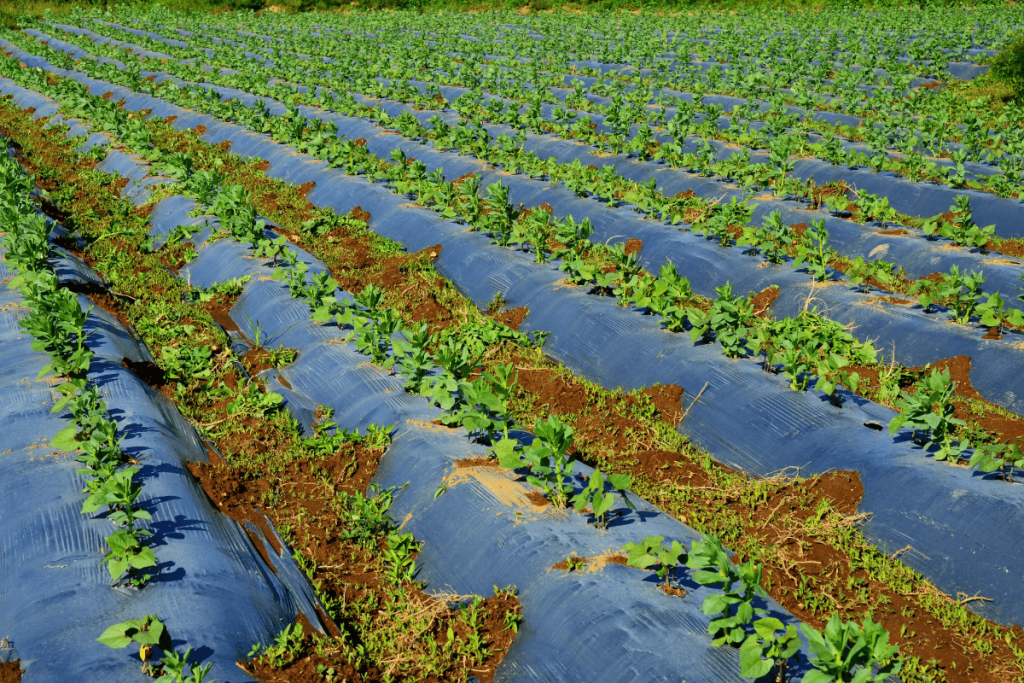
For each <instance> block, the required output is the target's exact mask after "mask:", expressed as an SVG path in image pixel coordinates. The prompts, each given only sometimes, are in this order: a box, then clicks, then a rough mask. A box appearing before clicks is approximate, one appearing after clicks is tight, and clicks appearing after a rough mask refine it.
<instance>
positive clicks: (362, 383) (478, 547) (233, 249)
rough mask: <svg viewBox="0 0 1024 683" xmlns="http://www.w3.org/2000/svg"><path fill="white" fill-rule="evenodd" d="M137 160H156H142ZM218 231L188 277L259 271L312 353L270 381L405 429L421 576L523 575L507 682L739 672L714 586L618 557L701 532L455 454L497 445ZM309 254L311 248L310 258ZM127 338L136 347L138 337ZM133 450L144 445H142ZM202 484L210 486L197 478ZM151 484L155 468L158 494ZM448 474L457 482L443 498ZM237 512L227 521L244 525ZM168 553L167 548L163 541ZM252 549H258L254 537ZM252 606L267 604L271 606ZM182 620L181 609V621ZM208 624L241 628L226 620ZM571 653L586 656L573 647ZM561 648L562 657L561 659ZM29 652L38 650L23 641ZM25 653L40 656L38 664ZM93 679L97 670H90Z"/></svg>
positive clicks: (266, 310) (348, 413)
mask: <svg viewBox="0 0 1024 683" xmlns="http://www.w3.org/2000/svg"><path fill="white" fill-rule="evenodd" d="M40 99H41V98H40ZM111 154H112V155H113V154H116V153H115V152H111ZM127 158H128V157H124V159H127ZM126 163H127V162H126ZM132 163H135V164H136V165H137V166H140V167H141V166H142V164H140V163H139V162H138V161H137V160H135V161H132ZM194 208H195V203H194V202H193V201H191V200H188V199H185V198H183V197H171V198H168V199H165V200H163V201H162V202H161V203H160V204H159V205H157V207H155V209H154V210H153V212H152V213H151V215H150V222H151V229H152V234H153V235H154V236H160V235H166V234H169V233H170V232H171V231H172V230H173V229H174V228H175V227H177V225H179V224H180V222H181V220H182V219H183V218H186V217H187V214H188V213H189V212H190V211H191V209H194ZM193 222H194V221H191V220H189V223H193ZM207 233H208V231H205V230H204V231H203V232H197V233H196V234H194V235H193V237H192V241H193V243H194V244H195V245H196V246H197V248H198V249H199V255H198V257H197V258H196V259H195V260H193V261H192V262H191V263H189V264H188V265H187V266H186V267H185V269H183V271H182V273H181V275H182V277H186V278H188V279H189V281H190V282H191V283H192V284H194V285H196V286H200V287H205V286H210V285H212V284H214V283H215V282H219V281H223V280H226V279H231V278H237V277H241V276H245V275H249V276H252V279H251V281H250V282H249V283H248V284H247V285H246V287H245V291H244V294H243V295H242V297H241V298H240V299H239V301H238V302H237V303H236V304H235V306H234V307H233V309H232V313H231V314H232V317H233V318H235V320H236V322H238V323H239V324H240V326H242V322H243V321H250V320H259V321H261V322H262V323H263V324H265V325H266V326H267V327H268V328H269V329H281V330H283V331H282V332H281V333H280V334H279V335H278V340H279V341H280V342H281V343H283V344H285V345H286V346H288V347H289V348H294V349H297V350H298V351H299V357H298V360H297V362H296V363H294V364H293V365H291V366H288V367H287V368H285V369H284V370H282V371H280V375H281V376H283V377H284V378H285V380H286V382H287V383H286V384H285V383H282V382H280V381H278V380H277V376H278V375H276V373H275V372H273V371H272V372H271V373H270V374H269V375H268V376H267V381H268V386H269V387H270V388H271V389H273V390H275V391H279V392H280V393H281V394H282V395H283V396H285V397H286V400H287V402H288V407H289V408H290V409H292V412H293V414H294V415H296V416H297V417H299V418H300V419H304V420H305V421H306V424H307V426H308V424H309V422H310V421H311V420H312V414H311V412H309V411H308V410H307V408H308V407H309V406H314V407H315V406H316V405H328V406H331V407H333V408H334V409H335V411H336V412H335V414H334V419H335V420H336V421H337V422H339V423H340V424H342V425H344V426H346V427H347V428H351V427H353V426H355V427H362V428H366V427H367V426H368V425H369V424H371V423H378V424H392V425H395V430H396V431H395V441H394V442H393V444H392V446H391V447H390V449H389V450H388V452H387V454H386V456H385V458H384V462H383V464H382V467H381V469H380V470H379V471H378V474H377V476H376V477H375V479H374V482H375V483H379V484H381V485H382V486H385V487H389V486H399V487H401V486H405V488H404V489H403V490H402V491H401V493H400V494H397V495H396V501H395V504H394V505H393V507H392V510H391V514H392V515H393V516H394V517H395V518H397V519H401V520H404V525H403V529H404V530H406V531H412V532H413V533H414V535H415V536H416V538H417V539H418V540H421V541H425V546H424V548H423V550H422V551H421V552H420V554H419V556H418V558H417V561H418V563H419V564H420V565H421V566H422V568H423V569H422V571H421V573H420V575H419V577H418V578H420V579H421V580H426V581H427V582H428V585H429V586H431V587H433V588H434V589H435V590H440V591H446V592H450V591H451V590H454V591H456V592H458V593H460V594H464V593H470V592H476V593H483V594H487V593H489V592H490V591H491V590H493V587H494V586H495V585H498V586H508V585H514V586H516V587H517V588H518V593H519V596H520V602H521V604H522V606H523V608H524V612H525V613H526V614H528V615H529V616H528V618H527V620H528V623H526V624H524V626H523V627H522V629H521V630H520V632H519V634H518V636H517V639H516V644H515V646H514V647H513V648H512V650H511V651H510V652H509V653H508V655H507V656H506V657H505V659H504V661H503V663H502V666H501V667H500V668H499V670H498V674H497V676H496V680H500V681H546V680H560V681H580V682H583V681H588V680H592V679H593V678H594V677H595V676H598V675H602V674H604V675H611V676H613V677H614V680H623V681H633V680H635V681H649V680H691V681H707V682H709V683H710V682H713V681H719V680H723V679H725V678H728V677H730V676H734V675H735V673H736V672H737V671H738V667H739V663H738V652H737V651H736V650H735V649H732V648H719V647H714V646H712V645H711V643H710V639H709V638H708V637H707V635H706V632H707V625H708V623H709V622H710V617H708V616H705V615H704V614H702V612H701V611H700V604H701V603H702V602H703V599H704V597H705V596H706V595H707V594H708V593H709V589H707V588H704V587H701V586H698V585H696V584H694V583H692V582H690V581H689V580H687V579H682V580H681V581H680V584H681V585H680V587H682V588H684V590H685V591H686V594H685V596H683V597H679V596H674V595H669V594H667V593H665V592H664V591H662V590H661V589H660V588H659V587H658V586H657V583H659V581H657V580H655V578H654V577H653V576H652V575H651V572H649V571H642V570H635V569H627V568H625V567H622V566H619V565H615V564H610V565H608V566H605V565H604V562H605V561H606V560H607V558H608V557H610V556H611V555H615V554H617V553H618V552H619V551H620V549H621V548H622V546H623V545H624V544H625V543H628V542H632V541H636V540H638V539H639V538H642V536H641V534H642V535H644V536H646V535H661V536H665V537H667V538H669V539H673V540H680V541H682V542H684V543H685V544H686V545H687V546H689V545H691V544H692V543H693V541H695V540H698V539H699V538H700V536H699V534H696V533H695V532H694V531H692V530H691V529H689V528H688V527H685V526H684V525H682V524H681V523H680V522H679V521H677V520H675V519H674V518H672V517H671V516H669V515H666V514H664V513H662V512H660V511H659V510H658V509H657V508H655V507H653V506H651V505H649V504H646V503H644V502H643V501H642V500H639V499H637V500H636V505H637V508H638V509H637V510H633V511H631V510H628V509H626V508H625V506H621V505H620V506H619V508H620V509H619V510H613V511H612V513H613V514H614V513H616V512H621V513H623V516H622V517H621V518H617V519H616V520H614V521H613V522H612V523H611V524H610V528H609V529H608V530H607V531H600V530H598V529H596V528H595V527H593V526H592V525H590V524H588V523H587V518H586V516H584V515H578V514H575V513H569V512H568V511H564V510H557V509H554V508H551V507H547V508H540V507H538V506H535V505H534V504H533V503H531V502H530V501H529V499H528V498H527V492H528V491H529V489H530V487H528V485H526V484H525V483H524V482H521V481H518V475H516V474H515V473H513V472H511V471H505V470H499V469H494V468H488V467H482V468H481V467H477V468H462V469H461V470H460V469H458V468H456V467H455V460H457V459H464V458H473V457H476V458H480V457H482V456H484V455H485V454H486V452H487V449H486V448H484V447H481V446H478V445H473V444H471V443H469V441H468V440H467V438H466V434H465V432H464V431H462V430H458V431H456V430H449V429H445V428H438V427H436V426H434V425H433V424H432V423H433V422H434V421H435V420H436V418H437V417H438V416H439V413H438V411H436V410H434V409H431V408H429V407H428V404H427V402H426V401H425V400H424V399H422V398H418V397H414V396H410V395H409V394H407V393H405V392H404V390H403V389H402V386H401V382H402V380H401V379H399V378H397V377H394V376H392V375H391V374H390V373H388V372H387V371H385V370H383V369H380V368H376V367H374V366H371V365H369V364H368V363H367V362H366V357H365V356H363V355H361V354H359V353H358V352H356V351H355V349H354V348H353V345H351V344H344V343H339V342H341V341H342V340H343V338H344V335H345V331H344V330H340V329H338V328H336V327H323V326H318V325H315V324H314V323H313V322H312V321H311V320H310V318H309V311H308V306H307V305H306V304H305V303H304V302H301V301H297V300H295V299H293V298H291V296H290V295H289V293H288V291H287V288H286V287H284V286H282V284H281V283H278V282H276V281H274V280H273V279H272V278H271V277H270V275H271V273H272V268H270V267H267V266H265V265H262V264H261V263H260V262H259V261H257V260H254V259H252V258H251V257H250V256H249V251H248V249H247V248H245V247H243V246H242V245H240V244H238V243H237V242H234V241H231V240H226V239H225V240H218V241H216V242H213V243H212V244H209V245H206V246H203V243H204V241H205V238H206V234H207ZM305 258H306V259H308V260H310V261H312V260H313V259H311V258H310V257H308V255H307V256H306V257H305ZM82 269H84V266H83V265H81V264H73V266H72V267H70V270H73V271H75V272H78V271H80V270H82ZM93 277H95V276H93ZM101 324H102V325H107V326H111V321H109V320H107V319H106V318H105V317H104V319H103V320H102V322H101ZM124 342H125V343H127V344H134V345H135V346H138V345H137V342H135V341H134V340H133V339H131V338H130V337H128V336H127V335H124ZM97 353H98V355H100V356H102V357H104V358H106V357H108V356H109V357H112V358H114V359H116V358H119V357H120V356H121V355H132V354H130V352H129V351H126V350H125V349H123V348H118V349H116V350H115V352H113V353H110V352H107V351H106V349H105V347H103V346H101V347H99V348H98V351H97ZM135 356H137V359H139V360H141V359H143V358H145V357H146V356H144V352H143V350H142V349H139V351H138V353H137V354H135ZM133 358H134V356H133ZM115 362H116V361H115ZM102 369H103V370H106V367H105V366H104V367H103V368H102ZM120 374H122V375H124V376H126V377H127V378H130V379H134V383H135V385H136V386H137V387H138V388H139V390H140V391H142V392H144V393H146V392H148V393H150V394H151V393H153V392H152V391H151V390H149V389H148V387H145V385H144V384H143V383H142V382H141V381H140V380H138V379H137V378H134V376H133V375H131V373H129V372H128V371H126V370H123V369H122V372H121V373H120ZM102 386H103V387H104V388H107V389H108V390H109V391H110V393H111V394H118V395H119V394H121V393H124V394H125V396H126V398H128V399H131V398H135V396H134V395H133V394H130V393H128V392H124V391H123V390H120V389H117V388H116V385H115V384H114V383H113V382H111V383H109V384H103V385H102ZM138 402H139V403H140V404H142V403H143V402H141V401H138ZM47 405H48V403H47V404H44V408H45V407H46V406H47ZM109 405H110V407H111V410H118V409H120V403H119V402H117V401H116V400H114V399H111V400H110V401H109ZM296 408H298V409H296ZM165 410H166V411H167V412H168V413H170V414H171V416H172V417H173V418H176V420H177V422H178V423H180V426H181V428H182V429H184V430H187V433H188V434H189V435H191V428H190V427H189V426H188V425H187V423H185V422H184V420H182V419H181V418H180V417H178V416H177V414H176V413H175V412H174V411H173V408H169V407H165ZM139 412H142V411H141V410H140V411H139ZM131 424H132V425H134V422H132V423H131ZM138 431H139V435H140V438H142V439H145V437H147V436H148V434H147V433H146V431H145V429H144V428H139V429H138ZM192 442H193V443H192V446H193V448H192V450H193V451H194V450H196V449H197V448H200V445H199V444H198V442H196V441H195V438H194V436H193V438H192ZM131 453H132V454H133V455H135V456H136V457H140V458H141V457H143V456H142V454H141V453H139V452H137V451H131ZM187 459H190V460H199V459H201V458H199V457H192V456H187ZM179 466H180V465H179ZM591 473H592V470H591V469H590V468H588V467H585V466H580V467H579V468H578V475H584V476H586V475H589V474H591ZM177 474H178V475H179V476H178V477H177V478H176V479H175V481H176V482H180V481H181V480H186V481H188V482H191V480H190V479H188V477H187V475H184V473H182V472H180V471H178V472H177ZM574 484H575V486H576V488H577V490H582V488H584V485H585V484H584V482H583V481H581V479H580V478H579V476H577V478H576V480H575V481H574ZM190 485H191V487H192V489H193V490H194V491H195V490H197V488H198V487H196V485H195V484H194V483H190ZM150 486H151V484H150V482H149V480H148V479H147V488H146V490H147V493H148V491H149V487H150ZM441 486H444V487H445V492H444V495H442V496H440V497H438V495H437V490H438V488H439V487H441ZM171 495H173V494H167V498H170V496H171ZM198 495H200V496H201V495H202V494H201V493H199V494H198ZM179 497H180V494H179ZM633 498H635V497H633ZM163 502H164V501H161V504H163ZM208 507H209V506H208ZM198 517H199V515H198V514H197V513H191V514H190V515H189V516H188V519H189V520H193V521H192V523H193V524H196V525H198V524H202V523H204V522H206V523H209V522H208V521H207V520H206V519H205V518H198ZM194 518H198V519H194ZM453 520H454V521H456V522H457V523H455V524H453V523H452V522H453ZM159 524H160V519H159V517H157V516H155V519H154V524H153V525H152V526H153V527H154V528H158V526H159ZM232 524H233V523H230V522H228V523H226V526H227V527H229V528H232V529H234V528H235V527H233V526H232ZM239 542H240V543H245V540H244V539H242V540H240V541H239ZM160 550H161V555H160V557H161V558H163V553H162V547H161V548H160ZM248 551H249V552H250V555H251V554H252V549H251V547H248ZM572 553H577V554H578V555H579V556H581V557H591V558H595V560H594V564H593V566H592V568H591V569H592V570H591V571H583V572H579V573H577V574H575V575H568V574H563V573H561V572H558V571H553V570H552V567H553V565H555V564H557V563H559V562H561V561H563V560H564V559H565V558H566V557H567V556H569V555H570V554H572ZM602 558H603V559H602ZM253 561H254V562H258V560H255V559H254V560H253ZM184 562H185V560H184V559H183V560H181V563H182V564H184ZM282 571H283V570H282ZM186 576H187V574H186ZM293 578H294V577H293ZM299 580H300V581H301V575H300V577H299ZM148 590H149V589H148V588H147V591H146V592H145V593H143V595H147V594H148ZM756 604H757V606H758V607H763V608H765V609H766V610H767V613H768V614H769V615H772V616H775V617H777V618H780V619H782V620H783V621H784V622H785V623H789V624H793V623H795V621H794V619H793V618H792V617H791V616H790V615H788V614H787V613H786V612H785V611H784V610H782V608H781V607H779V606H778V605H777V604H776V603H774V602H773V601H771V600H758V601H757V603H756ZM147 607H149V608H150V609H159V608H160V606H159V605H157V606H155V607H152V606H150V605H147ZM252 607H253V608H255V609H256V610H259V608H260V607H261V606H260V605H259V604H254V605H253V606H252ZM161 614H163V612H161ZM307 616H312V617H315V614H313V615H309V614H308V613H307ZM569 623H586V624H588V628H587V630H586V632H585V633H582V634H581V633H577V631H576V630H574V629H570V628H566V625H567V624H569ZM173 625H174V624H173V623H172V622H170V621H169V622H168V626H169V627H171V626H173ZM209 627H210V628H224V629H225V630H230V626H229V625H225V624H222V623H221V622H219V621H214V622H212V623H211V625H210V626H209ZM179 630H182V629H176V631H175V635H179V634H178V631H179ZM33 635H34V634H31V633H24V634H22V633H20V632H19V639H20V640H25V641H28V640H30V639H31V637H32V636H33ZM76 635H77V634H71V637H70V638H69V641H70V642H71V643H76V641H77V638H76V637H75V636H76ZM179 637H181V636H180V635H179ZM256 641H257V642H258V641H259V638H257V639H256ZM190 642H195V639H192V641H190ZM263 642H266V641H265V640H264V641H263ZM33 644H34V643H33ZM97 647H99V648H102V646H97ZM569 652H571V653H573V656H570V657H567V656H566V653H569ZM558 653H561V654H560V656H556V654H558ZM236 656H240V655H236ZM22 657H23V661H26V660H25V656H24V654H23V655H22ZM26 664H27V666H28V667H32V666H33V665H34V662H32V661H31V660H29V661H26ZM794 664H795V671H797V672H800V671H805V670H806V669H807V666H808V665H807V653H806V652H803V653H801V654H800V655H799V656H798V657H796V658H795V659H794ZM29 671H33V672H34V669H32V668H29ZM106 673H108V672H105V674H106ZM79 680H92V679H91V678H90V676H89V674H88V673H86V674H85V675H83V676H82V677H80V678H79ZM238 680H244V679H238Z"/></svg>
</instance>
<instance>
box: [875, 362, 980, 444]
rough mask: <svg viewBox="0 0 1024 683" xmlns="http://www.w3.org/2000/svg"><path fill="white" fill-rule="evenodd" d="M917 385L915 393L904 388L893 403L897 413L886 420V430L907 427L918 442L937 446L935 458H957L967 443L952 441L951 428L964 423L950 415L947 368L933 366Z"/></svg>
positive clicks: (950, 384) (952, 387)
mask: <svg viewBox="0 0 1024 683" xmlns="http://www.w3.org/2000/svg"><path fill="white" fill-rule="evenodd" d="M916 387H917V391H916V392H915V393H914V394H910V393H909V392H906V391H904V392H902V399H901V400H899V401H897V402H896V406H897V407H898V408H899V409H900V414H899V415H897V416H896V417H894V418H893V419H892V420H891V421H890V422H889V433H890V434H895V433H896V431H897V430H899V429H900V428H901V427H910V428H911V429H912V430H913V436H914V440H915V441H916V442H917V443H919V444H922V445H924V446H926V447H928V446H938V447H939V450H938V451H937V452H936V455H935V458H936V459H937V460H945V459H956V457H958V456H959V455H960V454H961V453H962V452H963V449H964V448H966V446H967V445H966V444H961V445H960V446H959V447H958V446H955V445H954V444H953V443H952V436H951V433H952V430H953V429H954V428H955V427H958V426H961V425H963V420H960V419H958V418H955V417H953V413H954V411H955V409H954V407H953V403H952V400H953V395H954V392H955V385H954V383H953V380H952V377H951V375H950V372H949V370H943V371H942V372H939V371H938V370H935V369H933V370H932V372H931V374H930V375H928V376H927V377H924V378H922V379H921V380H919V381H918V383H917V385H916Z"/></svg>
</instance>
